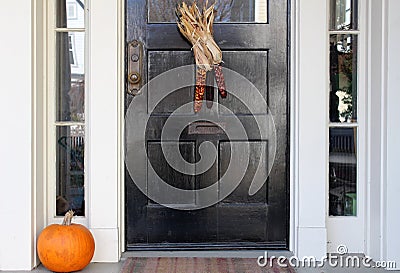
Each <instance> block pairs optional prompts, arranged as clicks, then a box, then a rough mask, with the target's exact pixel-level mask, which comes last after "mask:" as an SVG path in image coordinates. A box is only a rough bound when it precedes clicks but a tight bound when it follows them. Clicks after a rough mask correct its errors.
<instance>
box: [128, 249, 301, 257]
mask: <svg viewBox="0 0 400 273" xmlns="http://www.w3.org/2000/svg"><path fill="white" fill-rule="evenodd" d="M265 252H266V250H262V249H258V250H255V249H253V250H201V251H199V250H179V251H176V250H175V251H172V250H152V251H126V252H124V253H122V255H121V258H122V259H127V258H130V257H143V258H154V257H169V258H170V257H177V258H194V257H196V258H258V257H259V256H262V255H265ZM267 252H268V257H271V256H275V257H280V256H284V257H286V258H290V257H292V256H293V255H294V254H293V252H291V251H289V250H269V251H267Z"/></svg>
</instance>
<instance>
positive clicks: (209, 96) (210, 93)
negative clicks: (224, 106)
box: [206, 70, 214, 109]
mask: <svg viewBox="0 0 400 273" xmlns="http://www.w3.org/2000/svg"><path fill="white" fill-rule="evenodd" d="M213 102H214V71H212V70H211V71H208V72H207V80H206V104H207V108H208V109H211V108H212V106H213Z"/></svg>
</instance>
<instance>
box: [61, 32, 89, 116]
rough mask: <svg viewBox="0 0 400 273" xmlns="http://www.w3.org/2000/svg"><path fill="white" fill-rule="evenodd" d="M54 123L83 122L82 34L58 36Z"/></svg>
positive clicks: (83, 75)
mask: <svg viewBox="0 0 400 273" xmlns="http://www.w3.org/2000/svg"><path fill="white" fill-rule="evenodd" d="M56 39H57V63H56V70H57V72H56V73H57V91H56V100H57V101H56V105H57V108H56V111H57V121H84V120H85V74H84V73H85V72H84V71H85V63H84V62H85V55H84V53H85V34H84V33H83V32H59V33H57V37H56Z"/></svg>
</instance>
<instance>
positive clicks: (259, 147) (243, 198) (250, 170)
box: [219, 141, 268, 205]
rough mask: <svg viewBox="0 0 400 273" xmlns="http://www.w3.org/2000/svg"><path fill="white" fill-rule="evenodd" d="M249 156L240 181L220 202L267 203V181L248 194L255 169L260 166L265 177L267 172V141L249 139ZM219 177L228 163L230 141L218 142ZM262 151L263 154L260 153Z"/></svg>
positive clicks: (226, 203)
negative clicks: (253, 193) (257, 189)
mask: <svg viewBox="0 0 400 273" xmlns="http://www.w3.org/2000/svg"><path fill="white" fill-rule="evenodd" d="M249 149H250V156H249V165H248V167H247V170H246V173H245V175H244V177H243V179H242V181H241V182H240V184H239V186H238V187H237V188H236V189H235V190H234V191H233V192H232V194H231V195H229V196H228V197H226V198H225V199H224V200H222V201H221V204H225V205H229V204H234V203H242V204H246V203H251V204H255V203H261V204H266V203H268V191H267V188H268V187H267V183H265V184H264V186H263V187H262V188H261V189H260V190H259V191H258V192H257V193H256V194H255V195H252V196H250V195H249V187H250V184H251V183H252V182H253V178H254V175H255V171H256V169H257V168H258V167H259V166H260V168H261V170H262V171H263V172H264V174H265V177H266V176H267V172H268V164H267V156H265V155H268V143H267V142H266V141H250V142H249ZM219 151H220V161H219V162H220V163H219V165H220V177H221V176H222V175H224V173H225V172H226V169H227V168H228V166H229V164H230V157H231V152H230V142H227V141H223V142H221V143H220V148H219ZM262 153H264V156H261V154H262Z"/></svg>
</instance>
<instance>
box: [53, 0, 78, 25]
mask: <svg viewBox="0 0 400 273" xmlns="http://www.w3.org/2000/svg"><path fill="white" fill-rule="evenodd" d="M56 10H57V16H56V21H57V22H56V26H57V27H58V28H84V27H85V1H84V0H56Z"/></svg>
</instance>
